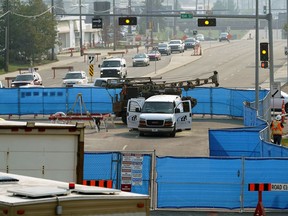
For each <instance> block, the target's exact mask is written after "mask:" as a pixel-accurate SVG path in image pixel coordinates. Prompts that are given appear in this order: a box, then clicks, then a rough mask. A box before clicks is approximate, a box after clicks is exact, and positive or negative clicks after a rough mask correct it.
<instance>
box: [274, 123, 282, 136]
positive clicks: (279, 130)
mask: <svg viewBox="0 0 288 216" xmlns="http://www.w3.org/2000/svg"><path fill="white" fill-rule="evenodd" d="M271 129H272V133H273V135H274V134H275V135H276V134H278V135H282V132H283V128H282V127H281V122H280V121H277V120H273V122H272V126H271Z"/></svg>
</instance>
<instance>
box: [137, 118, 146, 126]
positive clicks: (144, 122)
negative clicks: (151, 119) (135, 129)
mask: <svg viewBox="0 0 288 216" xmlns="http://www.w3.org/2000/svg"><path fill="white" fill-rule="evenodd" d="M139 126H140V127H141V126H146V120H145V119H144V118H140V119H139Z"/></svg>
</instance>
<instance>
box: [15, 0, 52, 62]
mask: <svg viewBox="0 0 288 216" xmlns="http://www.w3.org/2000/svg"><path fill="white" fill-rule="evenodd" d="M15 2H16V3H14V5H13V13H12V14H11V16H10V25H9V28H10V38H9V41H10V58H11V61H12V60H14V61H20V60H25V61H26V60H31V61H33V62H34V61H35V60H36V59H41V57H42V56H43V55H45V54H47V52H48V50H50V49H52V48H53V47H54V45H55V39H56V34H57V32H56V28H55V27H56V20H55V18H54V17H53V15H52V14H51V13H50V11H49V10H48V7H47V6H46V5H45V4H44V2H43V1H42V0H29V1H28V2H27V3H22V2H21V1H20V0H15Z"/></svg>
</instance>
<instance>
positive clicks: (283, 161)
mask: <svg viewBox="0 0 288 216" xmlns="http://www.w3.org/2000/svg"><path fill="white" fill-rule="evenodd" d="M287 159H288V158H276V159H275V158H272V159H271V158H246V159H245V178H244V179H245V183H246V184H245V188H244V207H245V208H255V207H256V206H257V202H258V192H252V191H248V184H249V183H281V184H288V172H287V170H288V164H287ZM287 197H288V191H265V192H262V202H263V206H264V208H275V209H288V203H287Z"/></svg>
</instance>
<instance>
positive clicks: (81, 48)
mask: <svg viewBox="0 0 288 216" xmlns="http://www.w3.org/2000/svg"><path fill="white" fill-rule="evenodd" d="M79 14H80V15H79V19H80V23H79V28H80V55H81V56H83V41H82V2H81V0H79Z"/></svg>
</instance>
